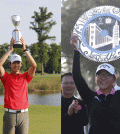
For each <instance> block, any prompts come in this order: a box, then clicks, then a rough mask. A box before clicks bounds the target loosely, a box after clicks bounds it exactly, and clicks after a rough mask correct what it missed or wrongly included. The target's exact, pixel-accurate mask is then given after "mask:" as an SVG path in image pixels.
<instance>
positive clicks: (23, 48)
mask: <svg viewBox="0 0 120 134" xmlns="http://www.w3.org/2000/svg"><path fill="white" fill-rule="evenodd" d="M20 41H21V43H22V45H23V47H22V50H25V49H26V46H25V41H24V40H23V37H21V38H20Z"/></svg>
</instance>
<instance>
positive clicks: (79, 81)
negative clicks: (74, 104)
mask: <svg viewBox="0 0 120 134" xmlns="http://www.w3.org/2000/svg"><path fill="white" fill-rule="evenodd" d="M78 40H79V39H78V35H76V34H73V32H72V31H71V40H70V43H71V44H72V46H73V47H74V59H73V79H74V82H75V85H76V87H77V90H78V92H79V94H80V95H81V97H82V99H83V100H84V101H85V103H88V102H90V101H91V96H92V94H93V91H92V90H90V89H89V87H88V85H87V83H86V81H85V80H84V78H83V77H82V74H81V71H80V53H79V51H78V50H77V45H78V44H77V41H78Z"/></svg>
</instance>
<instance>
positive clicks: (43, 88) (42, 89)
mask: <svg viewBox="0 0 120 134" xmlns="http://www.w3.org/2000/svg"><path fill="white" fill-rule="evenodd" d="M28 92H29V93H39V94H46V93H47V94H48V93H58V92H61V75H60V74H44V75H40V74H37V75H36V76H34V77H33V79H32V80H31V82H30V83H29V85H28ZM0 94H4V87H3V84H2V82H1V81H0Z"/></svg>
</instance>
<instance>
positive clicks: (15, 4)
mask: <svg viewBox="0 0 120 134" xmlns="http://www.w3.org/2000/svg"><path fill="white" fill-rule="evenodd" d="M39 7H47V13H48V12H52V13H53V16H52V20H54V21H56V23H57V24H56V25H55V26H53V27H52V29H51V31H50V33H49V35H50V36H56V40H55V41H50V40H47V41H46V42H47V43H49V44H51V43H57V44H58V45H59V44H60V43H61V0H0V36H1V37H0V45H2V44H3V43H10V40H11V38H12V31H13V30H14V29H15V26H14V25H13V23H12V21H11V16H13V15H20V17H21V21H20V25H19V26H18V28H19V29H20V31H21V33H22V37H23V39H24V41H25V43H26V44H27V45H30V44H33V43H36V42H37V34H36V32H35V31H34V30H32V29H30V26H32V25H31V24H30V22H33V21H34V19H32V18H31V17H32V16H33V15H34V11H36V12H40V10H39Z"/></svg>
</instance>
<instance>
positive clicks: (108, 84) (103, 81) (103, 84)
mask: <svg viewBox="0 0 120 134" xmlns="http://www.w3.org/2000/svg"><path fill="white" fill-rule="evenodd" d="M114 82H115V77H114V75H111V74H110V73H109V72H108V71H106V70H100V71H99V72H98V73H97V75H96V83H97V84H98V86H99V88H100V90H101V91H103V92H105V91H108V92H109V91H111V90H112V88H113V83H114Z"/></svg>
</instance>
